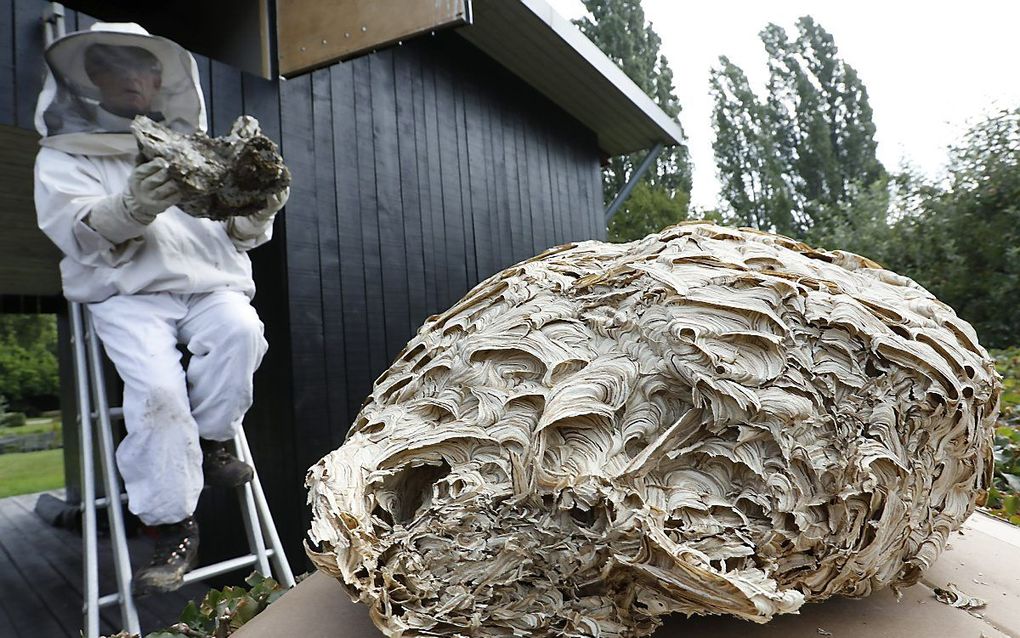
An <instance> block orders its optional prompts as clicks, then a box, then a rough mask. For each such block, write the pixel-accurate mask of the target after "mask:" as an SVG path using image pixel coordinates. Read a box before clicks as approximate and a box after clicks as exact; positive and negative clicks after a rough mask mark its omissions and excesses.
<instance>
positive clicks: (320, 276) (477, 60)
mask: <svg viewBox="0 0 1020 638" xmlns="http://www.w3.org/2000/svg"><path fill="white" fill-rule="evenodd" d="M281 120H282V123H281V126H282V137H283V153H284V156H285V157H286V159H287V163H288V165H289V166H290V167H291V169H292V171H293V174H294V183H293V185H292V187H291V197H290V202H289V203H288V205H287V212H286V237H285V240H284V242H282V243H283V244H284V245H285V246H286V264H287V281H286V286H287V295H288V298H289V309H290V317H289V319H290V322H289V329H290V334H289V342H290V353H289V355H290V357H289V359H290V363H289V367H290V369H289V373H290V379H289V381H290V384H291V387H292V392H293V397H292V398H293V409H294V413H293V421H291V422H290V423H288V424H287V425H286V427H289V428H292V429H291V432H290V439H291V441H292V443H293V446H294V453H295V457H294V459H295V462H296V463H295V464H296V466H297V467H298V468H305V467H307V466H308V465H310V464H312V463H314V462H315V461H316V460H318V459H319V458H320V457H321V456H322V455H323V454H324V452H325V451H328V450H332V449H334V448H335V447H337V446H338V445H339V444H340V443H341V442H342V440H343V437H344V435H345V434H346V431H347V427H348V424H349V423H350V422H351V420H352V419H353V417H354V415H355V414H356V413H357V411H358V409H359V408H360V406H361V403H362V401H363V400H364V398H365V397H366V396H367V395H368V393H369V391H370V390H371V385H372V381H373V380H374V379H375V378H376V377H377V376H378V375H379V374H380V373H381V372H382V371H383V370H385V369H386V367H388V366H389V364H390V362H391V361H392V360H393V359H394V357H395V356H396V355H397V353H398V352H399V351H400V350H401V349H402V348H403V346H404V345H405V344H406V343H407V341H408V339H410V337H411V336H413V334H414V332H415V331H416V330H417V328H418V327H419V326H420V325H421V324H422V322H423V321H424V320H425V319H426V318H427V317H428V316H429V315H431V314H434V313H437V312H440V311H442V310H444V309H446V308H447V307H449V306H450V305H452V304H453V303H454V302H456V301H457V300H458V299H460V297H462V296H463V295H464V293H465V292H467V290H469V289H470V287H471V286H473V285H474V284H475V283H477V282H478V281H480V280H482V279H484V278H486V277H488V276H489V275H492V274H493V273H495V272H498V271H499V270H501V269H503V268H505V267H507V266H509V265H511V264H513V263H516V262H518V261H520V260H523V259H527V258H528V257H531V256H533V255H535V254H537V253H539V252H541V251H543V250H545V249H546V248H549V247H551V246H554V245H557V244H560V243H564V242H567V241H573V240H583V239H592V238H600V239H601V238H604V233H605V228H604V225H603V224H602V223H601V219H602V207H601V203H602V193H601V182H600V178H599V166H598V149H597V147H596V143H595V137H594V134H593V133H591V132H590V131H588V130H587V129H585V128H583V127H582V126H581V125H579V124H578V123H577V122H576V121H574V120H572V119H571V118H570V117H569V116H568V115H566V114H565V113H563V112H562V111H560V110H559V109H558V108H557V107H555V106H554V105H553V104H551V103H549V102H548V101H547V100H545V99H544V98H543V97H542V96H540V95H539V94H537V93H536V92H535V91H534V90H533V89H531V88H530V87H528V86H527V85H525V84H523V83H522V82H521V81H520V80H518V79H517V78H516V77H514V76H512V75H510V74H509V73H507V72H506V71H505V70H503V69H502V68H501V67H499V66H498V65H496V64H495V63H493V62H492V61H491V60H488V59H486V58H484V56H481V55H480V54H479V53H478V52H477V51H476V50H475V49H473V48H472V47H471V46H470V45H469V44H467V43H466V42H464V41H463V40H462V39H460V38H459V37H458V36H456V35H455V34H440V35H437V36H433V37H427V38H423V39H420V40H416V41H413V42H410V43H407V44H404V45H403V46H400V47H395V48H392V49H389V50H385V51H381V52H378V53H375V54H372V55H370V56H366V57H363V58H359V59H356V60H353V61H351V62H347V63H344V64H338V65H334V66H332V67H329V68H326V69H321V70H318V71H315V72H313V73H310V74H308V75H304V76H301V77H298V78H295V79H291V80H288V81H285V82H283V83H282V84H281ZM259 287H260V292H259V297H258V298H257V301H259V300H261V301H262V302H263V303H268V302H267V301H266V299H265V296H264V295H265V293H264V284H263V282H262V281H259ZM260 307H261V306H260ZM271 344H273V345H271V347H270V349H271V351H272V349H273V348H275V347H276V344H275V343H274V342H272V341H271ZM279 373H280V371H277V372H272V373H269V374H279ZM260 374H261V373H260ZM259 402H260V403H259V405H261V404H262V399H261V397H260V399H259ZM257 411H258V410H256V412H257ZM267 425H268V424H267ZM281 425H282V424H281ZM277 436H280V435H279V434H278V435H277ZM274 438H275V437H274ZM293 480H294V479H293V478H291V482H293ZM302 496H303V492H302V491H300V490H298V491H295V492H294V497H293V501H292V503H291V505H293V508H292V509H293V516H295V518H294V519H291V518H290V516H291V513H288V514H287V516H286V518H288V520H293V521H294V522H295V523H296V522H297V521H298V520H300V521H302V522H301V524H300V525H299V526H298V527H297V528H296V529H295V530H294V532H293V533H295V534H300V533H302V532H303V530H304V529H305V527H304V524H305V521H306V520H307V519H306V513H305V511H304V503H303V498H302ZM288 526H289V523H288ZM290 533H291V530H288V534H290Z"/></svg>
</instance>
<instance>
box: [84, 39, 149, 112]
mask: <svg viewBox="0 0 1020 638" xmlns="http://www.w3.org/2000/svg"><path fill="white" fill-rule="evenodd" d="M97 46H98V47H102V48H101V49H98V50H97V47H92V48H91V49H90V50H89V51H87V52H86V69H87V71H88V75H89V79H91V80H92V82H93V83H94V84H95V85H96V87H97V88H98V89H99V93H100V96H101V99H100V102H101V103H102V106H103V108H105V109H106V110H107V111H110V112H111V113H114V114H116V115H120V116H122V117H134V116H136V115H144V114H147V113H149V112H150V111H151V110H152V102H153V99H155V97H156V95H157V94H158V93H159V90H160V88H161V86H162V73H161V70H160V65H159V62H158V61H157V60H156V59H155V57H154V56H152V54H150V53H149V52H148V51H145V50H144V49H140V48H138V47H126V46H123V47H122V46H109V45H97Z"/></svg>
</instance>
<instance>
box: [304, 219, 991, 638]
mask: <svg viewBox="0 0 1020 638" xmlns="http://www.w3.org/2000/svg"><path fill="white" fill-rule="evenodd" d="M999 392H1000V385H999V382H998V378H997V376H996V374H995V372H994V368H993V364H992V361H991V360H990V358H989V356H988V354H987V352H986V351H985V350H984V348H982V347H981V346H980V345H979V344H978V340H977V337H976V336H975V333H974V330H973V329H972V328H971V326H970V325H968V324H967V323H966V322H964V321H962V320H961V319H960V318H958V317H957V316H956V314H955V313H954V312H953V311H952V309H950V308H949V307H948V306H946V305H945V304H943V303H940V302H939V301H938V300H937V299H936V298H935V297H934V296H932V295H931V294H930V293H928V292H927V291H926V290H924V289H923V288H921V287H920V286H918V285H917V284H916V283H914V282H913V281H911V280H910V279H907V278H906V277H903V276H900V275H897V274H895V273H892V272H889V271H887V270H884V269H882V268H881V267H880V266H879V265H878V264H876V263H874V262H872V261H870V260H868V259H865V258H863V257H859V256H857V255H853V254H849V253H845V252H838V251H837V252H825V251H821V250H814V249H812V248H810V247H808V246H806V245H804V244H802V243H799V242H796V241H793V240H791V239H787V238H785V237H779V236H776V235H771V234H767V233H762V232H757V231H752V230H734V229H728V228H722V227H719V226H715V225H710V224H692V225H681V226H675V227H672V228H668V229H666V230H664V231H662V232H661V233H659V234H655V235H650V236H648V237H646V238H645V239H643V240H640V241H635V242H631V243H628V244H608V243H602V242H597V241H588V242H582V243H578V244H570V245H566V246H561V247H559V248H554V249H552V250H550V251H547V252H546V253H544V254H542V255H539V256H538V257H535V258H533V259H531V260H529V261H526V262H523V263H520V264H517V265H515V266H512V267H510V268H507V269H506V270H504V271H503V272H500V273H498V274H496V275H494V276H492V277H490V278H489V279H487V280H485V281H483V282H482V283H480V284H479V285H478V286H476V287H475V288H474V289H473V290H472V291H470V292H469V293H468V294H467V296H465V297H464V298H463V299H462V300H461V301H460V302H458V303H457V304H456V305H455V306H453V307H452V308H451V309H449V310H448V311H446V312H444V313H442V314H440V315H438V316H434V317H431V318H430V319H429V320H428V321H427V322H426V323H425V325H424V326H422V328H421V329H420V330H419V331H418V334H417V336H415V337H414V338H413V339H412V340H411V341H410V343H408V344H407V347H406V348H405V349H404V351H403V352H402V353H401V354H400V356H399V357H398V358H397V360H396V361H395V362H394V363H393V365H392V366H391V367H390V368H389V369H388V370H387V371H385V372H384V373H383V374H382V376H380V377H379V379H378V380H377V381H376V383H375V386H374V388H373V391H372V394H371V396H370V397H369V398H368V400H367V401H366V403H365V405H364V407H363V408H362V410H361V412H360V414H359V415H358V417H357V419H356V421H355V423H354V424H353V427H352V429H351V431H350V433H349V435H348V437H347V440H346V442H345V443H344V444H343V446H342V447H340V448H339V449H338V450H336V451H334V452H331V453H330V454H329V455H327V456H326V457H325V458H323V459H322V460H321V461H319V462H318V463H317V464H316V465H314V466H313V467H312V468H311V469H310V470H309V473H308V477H307V485H308V487H309V490H310V492H309V501H310V503H311V506H312V513H313V520H312V525H311V529H310V531H309V537H310V540H311V543H310V545H309V548H308V552H309V556H310V557H311V558H312V560H313V561H314V562H315V564H316V566H317V567H318V569H320V570H322V571H323V572H325V573H327V574H330V575H332V576H334V577H336V578H337V579H339V580H340V582H342V583H343V584H344V585H345V586H346V589H347V591H348V592H349V593H350V594H351V595H352V596H353V597H354V598H355V599H357V600H360V601H361V602H363V603H365V604H366V605H368V606H369V607H370V608H371V616H372V618H373V620H374V622H375V623H376V624H377V625H378V626H379V628H380V629H381V630H382V631H383V632H384V633H385V634H386V635H389V636H402V637H409V636H472V637H475V636H477V637H496V636H549V637H554V636H555V637H559V636H572V637H580V636H601V637H614V638H630V637H637V636H647V635H649V634H651V633H652V632H653V631H654V630H655V628H656V627H657V626H658V625H659V624H660V619H661V618H662V617H663V616H665V615H667V614H671V613H680V614H688V615H693V614H730V615H733V616H737V617H740V618H744V619H747V620H751V621H755V622H766V621H768V620H769V619H771V618H772V617H773V616H774V615H776V614H784V613H791V612H796V611H797V610H798V609H799V608H800V607H801V606H802V605H803V604H804V603H805V602H809V601H817V600H822V599H825V598H828V597H830V596H834V595H842V596H853V597H859V596H866V595H868V594H870V593H871V592H872V591H874V590H876V589H879V588H881V587H885V586H893V587H905V586H908V585H911V584H913V583H915V582H917V580H918V578H919V577H920V575H921V573H922V572H923V571H924V570H925V569H926V568H928V567H929V566H931V564H932V563H933V562H934V561H935V559H936V558H938V556H939V554H940V553H941V552H942V550H943V549H944V547H945V545H946V541H947V538H948V536H949V534H950V532H952V531H953V530H955V529H957V528H958V527H960V525H961V523H962V522H963V520H964V519H965V518H967V516H968V515H969V514H970V513H971V512H972V511H973V509H974V506H975V501H976V499H977V498H978V495H979V494H980V492H981V490H982V489H983V488H984V487H985V485H987V482H988V480H989V478H990V472H991V470H992V457H991V451H992V450H991V433H992V428H993V423H994V420H995V417H996V412H997V400H998V395H999Z"/></svg>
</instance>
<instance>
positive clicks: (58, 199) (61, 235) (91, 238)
mask: <svg viewBox="0 0 1020 638" xmlns="http://www.w3.org/2000/svg"><path fill="white" fill-rule="evenodd" d="M110 195H112V193H109V192H108V191H107V188H106V187H105V186H104V184H103V183H102V180H101V179H100V175H99V171H98V170H97V169H96V167H95V166H94V165H93V164H92V163H91V162H90V161H89V160H88V159H87V158H85V157H81V156H75V155H70V154H67V153H64V152H62V151H58V150H55V149H51V148H41V149H39V154H38V155H37V156H36V162H35V209H36V216H37V218H38V222H39V228H40V229H41V230H42V231H43V232H44V233H45V234H46V236H47V237H49V238H50V240H51V241H53V243H54V244H56V245H57V247H58V248H60V250H61V251H62V252H63V253H64V254H65V255H66V256H68V257H69V258H71V259H73V260H75V261H77V262H80V263H82V264H86V265H90V266H101V265H110V266H116V265H119V264H122V263H124V262H126V261H128V260H130V259H131V257H132V256H133V255H134V254H135V252H137V251H138V249H139V248H140V247H141V245H142V241H143V240H142V238H141V237H139V236H135V237H132V238H128V239H125V240H124V241H121V242H119V243H114V242H112V241H110V240H109V239H107V238H105V237H103V235H102V234H100V233H99V232H97V231H96V230H95V229H94V228H92V227H91V226H89V225H88V224H87V223H86V222H85V217H86V216H87V215H88V214H89V212H91V210H92V208H93V207H94V206H96V205H97V204H100V203H101V202H103V201H104V200H106V199H107V198H108V197H109V196H110ZM144 229H145V226H144V224H138V233H137V234H138V235H141V234H142V232H143V231H144ZM128 234H130V233H128Z"/></svg>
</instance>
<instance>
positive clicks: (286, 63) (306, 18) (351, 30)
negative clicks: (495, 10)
mask: <svg viewBox="0 0 1020 638" xmlns="http://www.w3.org/2000/svg"><path fill="white" fill-rule="evenodd" d="M470 21H471V0H280V2H279V3H278V5H277V30H278V48H279V61H280V73H281V74H282V75H284V76H287V77H290V76H293V75H297V74H299V73H303V72H305V71H308V70H311V69H314V68H316V67H320V66H324V65H326V64H329V63H331V62H335V61H337V60H346V59H348V58H352V57H354V56H356V55H359V54H361V53H365V52H368V51H372V50H373V49H377V48H380V47H382V46H385V45H388V44H392V43H394V42H398V41H400V40H402V39H405V38H409V37H412V36H415V35H419V34H422V33H428V32H429V31H434V30H436V29H442V28H445V27H451V26H457V25H462V24H467V23H469V22H470Z"/></svg>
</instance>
